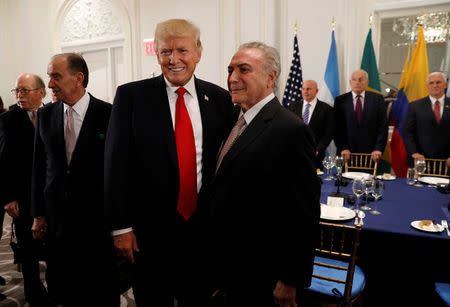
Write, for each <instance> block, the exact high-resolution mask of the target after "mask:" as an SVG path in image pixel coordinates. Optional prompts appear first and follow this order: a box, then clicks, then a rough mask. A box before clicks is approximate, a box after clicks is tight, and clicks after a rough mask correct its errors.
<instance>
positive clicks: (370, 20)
mask: <svg viewBox="0 0 450 307" xmlns="http://www.w3.org/2000/svg"><path fill="white" fill-rule="evenodd" d="M372 23H373V15H372V13H370V15H369V29H372Z"/></svg>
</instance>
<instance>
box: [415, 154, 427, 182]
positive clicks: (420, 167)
mask: <svg viewBox="0 0 450 307" xmlns="http://www.w3.org/2000/svg"><path fill="white" fill-rule="evenodd" d="M414 168H415V169H416V173H417V182H416V184H415V185H414V186H416V187H423V185H422V184H421V183H420V182H419V178H420V175H422V174H423V173H424V172H425V171H426V170H427V165H426V163H425V160H416V162H415V163H414Z"/></svg>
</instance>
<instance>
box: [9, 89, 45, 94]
mask: <svg viewBox="0 0 450 307" xmlns="http://www.w3.org/2000/svg"><path fill="white" fill-rule="evenodd" d="M40 89H41V88H33V89H31V90H29V89H26V88H13V89H12V90H11V93H12V94H13V95H19V93H20V94H23V95H26V94H28V93H29V92H31V91H37V90H40Z"/></svg>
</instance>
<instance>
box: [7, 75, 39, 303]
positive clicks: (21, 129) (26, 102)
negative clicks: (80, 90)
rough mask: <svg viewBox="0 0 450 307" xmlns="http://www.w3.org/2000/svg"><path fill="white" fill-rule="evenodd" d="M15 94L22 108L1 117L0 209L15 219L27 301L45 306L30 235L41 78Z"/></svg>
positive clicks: (24, 79) (20, 84)
mask: <svg viewBox="0 0 450 307" xmlns="http://www.w3.org/2000/svg"><path fill="white" fill-rule="evenodd" d="M12 92H13V93H14V94H15V97H16V100H17V104H18V106H19V107H17V108H14V109H12V110H10V111H9V112H6V113H4V114H2V115H1V116H0V173H1V176H0V188H1V192H0V206H1V207H2V208H4V209H5V211H6V213H8V214H9V215H10V216H11V217H12V218H13V222H14V231H15V234H16V236H17V240H18V245H19V247H20V249H21V251H22V252H21V255H22V256H23V257H21V259H19V260H20V261H21V264H22V275H23V281H24V292H25V298H26V299H27V301H28V303H30V304H31V306H35V305H36V306H46V304H47V290H46V289H45V287H44V285H43V284H42V282H41V280H40V276H39V259H38V255H37V251H38V250H39V246H38V244H39V243H38V242H35V241H34V240H33V236H32V234H31V225H32V224H33V219H32V217H31V212H30V200H31V171H32V163H33V144H34V123H35V120H36V112H37V109H38V108H40V107H41V106H42V98H44V96H45V84H44V82H43V81H42V79H41V78H40V77H39V76H37V75H33V74H29V73H26V74H22V75H20V76H19V77H18V78H17V80H16V84H15V88H14V89H12ZM16 256H18V255H16Z"/></svg>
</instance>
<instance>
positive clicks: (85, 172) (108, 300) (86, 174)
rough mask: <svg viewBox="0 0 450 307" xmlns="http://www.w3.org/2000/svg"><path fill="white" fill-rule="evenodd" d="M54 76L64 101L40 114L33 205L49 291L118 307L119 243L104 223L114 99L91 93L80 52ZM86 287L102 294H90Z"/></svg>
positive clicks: (55, 63) (52, 66)
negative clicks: (106, 155) (116, 268)
mask: <svg viewBox="0 0 450 307" xmlns="http://www.w3.org/2000/svg"><path fill="white" fill-rule="evenodd" d="M47 74H48V76H49V77H50V81H49V83H48V87H49V88H51V89H52V91H53V93H54V94H55V96H56V97H57V99H58V102H55V103H51V104H48V105H46V106H45V107H44V108H42V109H40V110H39V111H38V116H37V121H36V134H35V145H34V146H35V147H34V160H33V178H32V203H31V206H32V215H33V217H34V223H33V227H32V232H33V236H34V237H35V238H36V239H41V240H44V239H45V240H46V242H47V246H48V257H47V284H48V292H49V295H50V296H51V299H52V300H53V301H54V303H56V304H63V305H64V306H115V305H118V304H119V293H118V288H117V291H116V288H114V286H113V284H112V282H113V281H114V279H113V276H112V275H111V274H112V268H111V263H112V256H113V249H112V241H111V240H110V241H109V242H108V239H110V238H109V236H107V233H106V231H105V225H104V220H103V219H104V215H103V213H104V210H103V161H104V160H103V158H104V143H105V136H106V131H107V127H108V122H109V116H110V112H111V104H109V103H106V102H104V101H101V100H99V99H96V98H95V97H94V96H92V95H90V94H89V93H88V92H87V91H86V87H87V84H88V77H89V72H88V67H87V65H86V62H85V61H84V59H83V58H82V57H81V56H80V55H78V54H75V53H66V54H59V55H55V56H54V57H53V58H52V59H51V61H50V63H49V65H48V67H47ZM117 286H118V285H117ZM82 289H89V290H88V291H90V290H92V291H93V292H95V295H92V296H89V297H90V298H89V299H87V298H86V296H85V295H83V293H82V292H83V291H84V290H82Z"/></svg>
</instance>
